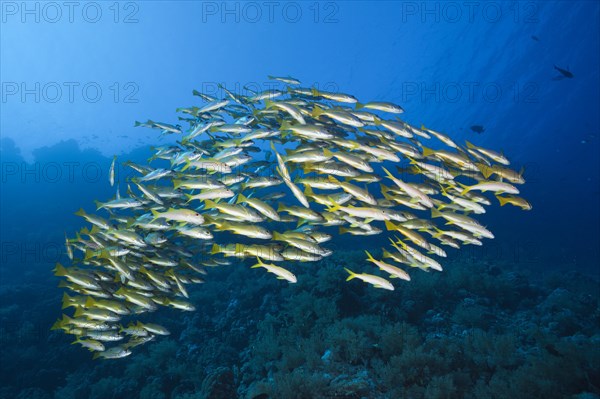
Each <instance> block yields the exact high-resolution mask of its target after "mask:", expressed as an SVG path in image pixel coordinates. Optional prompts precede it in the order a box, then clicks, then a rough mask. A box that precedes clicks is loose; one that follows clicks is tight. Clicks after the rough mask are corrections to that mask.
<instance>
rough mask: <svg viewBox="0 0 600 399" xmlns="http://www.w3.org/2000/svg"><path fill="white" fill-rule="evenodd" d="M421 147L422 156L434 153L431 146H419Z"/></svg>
mask: <svg viewBox="0 0 600 399" xmlns="http://www.w3.org/2000/svg"><path fill="white" fill-rule="evenodd" d="M421 148H422V149H423V156H424V157H428V156H429V155H433V154H435V151H434V150H432V149H431V148H427V147H425V146H421Z"/></svg>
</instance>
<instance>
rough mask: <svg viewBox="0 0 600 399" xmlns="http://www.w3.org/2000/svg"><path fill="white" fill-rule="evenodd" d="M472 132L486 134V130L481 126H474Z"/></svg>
mask: <svg viewBox="0 0 600 399" xmlns="http://www.w3.org/2000/svg"><path fill="white" fill-rule="evenodd" d="M471 130H472V131H474V132H475V133H479V134H481V133H483V132H485V128H484V127H483V126H481V125H473V126H471Z"/></svg>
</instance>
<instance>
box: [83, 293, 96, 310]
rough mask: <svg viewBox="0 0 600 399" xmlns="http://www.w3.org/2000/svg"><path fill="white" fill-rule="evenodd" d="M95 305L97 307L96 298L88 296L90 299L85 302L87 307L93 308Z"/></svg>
mask: <svg viewBox="0 0 600 399" xmlns="http://www.w3.org/2000/svg"><path fill="white" fill-rule="evenodd" d="M95 305H96V301H95V300H94V298H92V297H91V296H88V298H87V299H86V301H85V307H86V308H93V307H94V306H95Z"/></svg>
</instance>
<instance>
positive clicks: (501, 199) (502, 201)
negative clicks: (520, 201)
mask: <svg viewBox="0 0 600 399" xmlns="http://www.w3.org/2000/svg"><path fill="white" fill-rule="evenodd" d="M496 198H498V202H500V206H504V205H506V204H508V200H509V198H506V197H501V196H499V195H496Z"/></svg>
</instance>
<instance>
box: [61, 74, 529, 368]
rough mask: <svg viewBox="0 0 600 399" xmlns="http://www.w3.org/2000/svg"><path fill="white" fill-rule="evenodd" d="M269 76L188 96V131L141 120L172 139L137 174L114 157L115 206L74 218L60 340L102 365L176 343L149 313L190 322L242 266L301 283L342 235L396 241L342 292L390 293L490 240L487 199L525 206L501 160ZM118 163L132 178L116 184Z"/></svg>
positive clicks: (398, 109)
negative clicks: (207, 296)
mask: <svg viewBox="0 0 600 399" xmlns="http://www.w3.org/2000/svg"><path fill="white" fill-rule="evenodd" d="M269 79H271V80H272V81H275V82H276V83H277V85H279V86H281V87H278V88H274V87H273V88H269V89H268V90H264V91H261V90H249V89H247V94H244V95H241V94H237V93H234V92H233V91H231V90H228V89H227V88H225V87H223V86H222V85H219V87H220V89H221V93H222V94H221V95H219V96H213V95H207V94H203V93H200V92H198V91H196V90H194V91H192V94H193V95H194V98H195V101H194V102H195V103H194V104H192V105H191V106H186V107H180V108H177V110H176V111H177V112H179V113H180V115H179V119H178V120H179V121H180V123H181V124H182V125H185V126H182V125H176V124H170V123H164V122H155V121H152V120H148V121H147V122H144V123H140V122H137V123H136V126H140V127H145V128H150V129H153V130H154V131H156V132H157V133H158V135H159V136H162V135H166V134H168V135H174V136H173V139H174V140H172V141H171V142H170V143H169V144H168V145H163V146H159V147H153V148H151V149H152V155H151V156H150V157H149V158H148V160H147V162H146V163H134V162H131V161H125V162H123V163H119V160H118V159H117V157H113V159H112V163H111V167H110V170H109V182H110V184H111V186H116V195H115V197H114V198H109V199H107V200H106V199H105V200H98V201H95V203H96V210H95V211H89V212H86V211H84V209H83V208H82V209H80V210H79V211H77V212H76V215H78V216H80V217H81V218H82V219H81V220H80V221H81V222H82V224H83V226H82V228H81V229H80V230H79V231H76V232H75V233H74V236H71V235H66V236H65V252H66V255H67V256H66V257H65V259H66V262H68V263H66V262H65V263H64V265H63V264H57V265H56V267H55V269H54V274H55V276H56V278H57V279H59V284H58V286H59V288H60V289H64V290H65V292H64V295H63V300H62V303H61V307H62V317H61V318H59V319H58V320H57V321H56V323H55V324H54V325H53V326H52V329H53V330H59V331H61V332H64V333H66V334H69V335H71V336H73V337H74V340H73V341H74V343H76V344H77V345H78V346H81V347H82V348H84V349H87V350H90V351H91V353H93V354H94V356H95V357H96V358H101V359H107V360H108V359H119V358H123V357H127V356H130V355H131V353H132V352H134V351H136V350H138V348H139V347H140V346H142V345H150V344H151V342H155V341H157V340H159V339H160V337H161V336H167V335H169V334H170V332H169V330H168V329H167V328H166V327H163V326H162V325H161V322H160V315H161V314H162V313H161V312H156V310H158V309H159V308H164V307H168V308H171V309H172V311H176V310H181V311H186V312H193V311H195V310H196V307H197V303H196V301H197V299H196V298H197V297H195V295H194V291H193V290H195V289H201V288H200V287H201V284H202V283H204V282H205V281H206V280H207V279H209V278H210V277H211V270H212V269H213V268H223V272H224V273H236V272H239V268H237V269H236V267H237V266H238V265H247V266H249V268H250V269H261V268H262V269H265V270H266V271H267V274H266V275H268V276H269V277H273V276H274V277H275V278H277V279H280V280H285V281H286V282H288V283H290V284H295V283H297V282H298V281H299V279H300V278H307V279H308V278H310V277H309V276H310V273H303V274H302V275H299V276H296V275H295V274H294V273H293V272H292V271H293V270H295V267H296V265H294V264H293V262H299V263H302V264H304V265H310V264H311V263H310V262H320V261H322V260H324V259H326V258H327V257H328V256H330V255H332V253H333V252H334V249H335V248H336V245H339V244H340V243H343V242H344V240H345V238H346V237H347V236H348V235H352V236H356V237H358V238H359V239H358V240H357V241H356V244H354V243H353V244H352V245H356V246H357V247H360V246H361V245H363V241H361V240H360V238H361V236H368V237H370V238H369V241H370V242H373V243H376V242H377V241H378V240H382V238H381V237H382V236H383V239H385V237H387V236H390V233H392V235H394V238H393V239H391V237H388V238H390V241H391V242H390V244H391V247H390V246H386V247H385V248H384V247H380V248H381V250H382V251H381V253H382V257H381V258H376V257H374V256H372V255H371V252H372V251H371V250H370V249H368V248H362V249H365V250H368V251H365V253H366V256H367V258H366V262H365V266H368V267H372V266H376V267H377V269H378V270H379V271H378V272H377V273H381V272H383V274H382V275H385V276H386V277H382V276H379V275H376V274H369V273H368V272H367V273H355V272H354V271H351V270H350V269H351V268H354V266H350V265H341V267H343V266H347V267H345V268H344V269H345V270H346V273H348V275H347V276H346V280H348V281H349V280H353V279H359V280H361V281H362V282H364V283H366V284H370V285H372V286H374V287H375V288H381V289H383V290H389V291H392V290H394V285H393V284H392V283H391V282H390V281H389V280H390V279H397V280H398V279H399V280H402V283H403V284H404V283H405V282H406V283H407V284H408V283H409V282H410V281H411V275H412V274H413V273H412V272H411V273H410V274H409V273H408V272H407V271H406V270H408V269H406V268H407V267H408V268H411V270H414V271H415V272H416V273H418V272H419V270H422V271H426V272H432V271H440V272H441V271H442V270H443V266H442V262H441V259H445V258H446V257H447V256H448V255H447V254H446V252H445V248H446V247H447V246H448V247H452V248H456V249H460V248H462V247H464V246H467V245H483V244H484V241H485V240H484V238H487V239H494V234H493V232H492V231H491V229H488V227H487V226H485V225H482V224H481V223H480V222H479V221H478V220H477V218H478V217H479V215H481V214H484V213H487V212H488V207H490V206H493V205H495V204H496V202H495V201H494V203H492V201H490V199H489V198H488V197H489V196H490V193H492V194H494V195H495V196H496V198H497V200H498V202H499V204H500V207H498V208H501V207H502V206H504V205H506V204H510V205H513V206H516V207H518V208H521V209H523V210H531V209H532V205H531V204H530V203H529V202H528V201H527V200H526V199H525V198H523V197H521V196H524V195H525V192H526V190H527V186H524V184H525V179H524V178H523V170H521V171H518V172H517V171H516V170H513V169H511V168H512V167H511V166H510V161H509V157H508V156H506V155H505V154H504V153H502V152H501V151H496V150H494V149H488V148H483V147H481V146H477V145H474V144H472V143H470V142H465V143H464V144H463V143H461V142H459V141H457V140H455V137H454V136H453V135H452V134H450V133H451V132H449V134H446V133H441V132H440V131H438V130H434V129H432V128H429V127H427V128H426V127H425V126H423V125H421V126H420V127H418V126H413V125H412V124H410V123H408V122H407V121H405V120H403V117H404V114H405V113H407V111H406V110H405V109H404V108H403V106H402V105H401V104H395V103H393V102H389V101H367V102H364V101H359V99H358V98H356V97H354V96H353V95H351V94H347V93H342V92H330V91H326V90H320V89H317V88H314V87H313V88H310V87H302V86H301V83H300V81H299V80H298V79H295V78H292V77H289V76H288V77H285V76H270V77H269ZM401 117H402V118H401ZM477 126H479V125H473V126H472V127H471V128H472V130H473V131H476V132H477V131H478V130H480V132H483V130H484V128H483V127H482V126H481V129H479V128H478V127H477ZM121 166H124V167H126V168H128V171H129V172H131V174H132V176H131V177H129V178H128V179H127V182H126V186H123V187H120V186H119V184H118V182H117V181H116V180H115V178H116V176H115V172H116V171H117V170H118V168H119V167H121ZM394 166H396V169H392V168H393V167H394ZM390 170H394V171H396V172H395V173H394V174H392V173H391V172H390ZM389 182H391V183H389ZM516 185H518V187H519V188H518V189H517V187H516ZM517 195H519V196H518V197H517ZM444 223H445V226H442V225H443V224H444ZM328 227H334V229H329V230H325V229H327V228H328ZM344 235H346V236H345V237H344ZM364 242H365V243H366V240H365V241H364ZM369 251H371V252H369ZM254 259H256V262H254V261H253V260H254ZM234 264H235V265H236V267H234V266H233V265H234ZM332 264H334V265H335V264H337V263H336V262H334V263H332ZM227 266H229V267H227ZM341 267H340V269H341ZM405 269H406V270H405ZM340 272H341V273H340V274H341V275H343V274H344V272H343V271H341V270H340ZM387 276H389V278H388V277H387ZM397 280H396V281H397ZM340 281H343V277H342V278H340ZM153 318H154V319H153ZM73 341H71V342H73Z"/></svg>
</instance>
